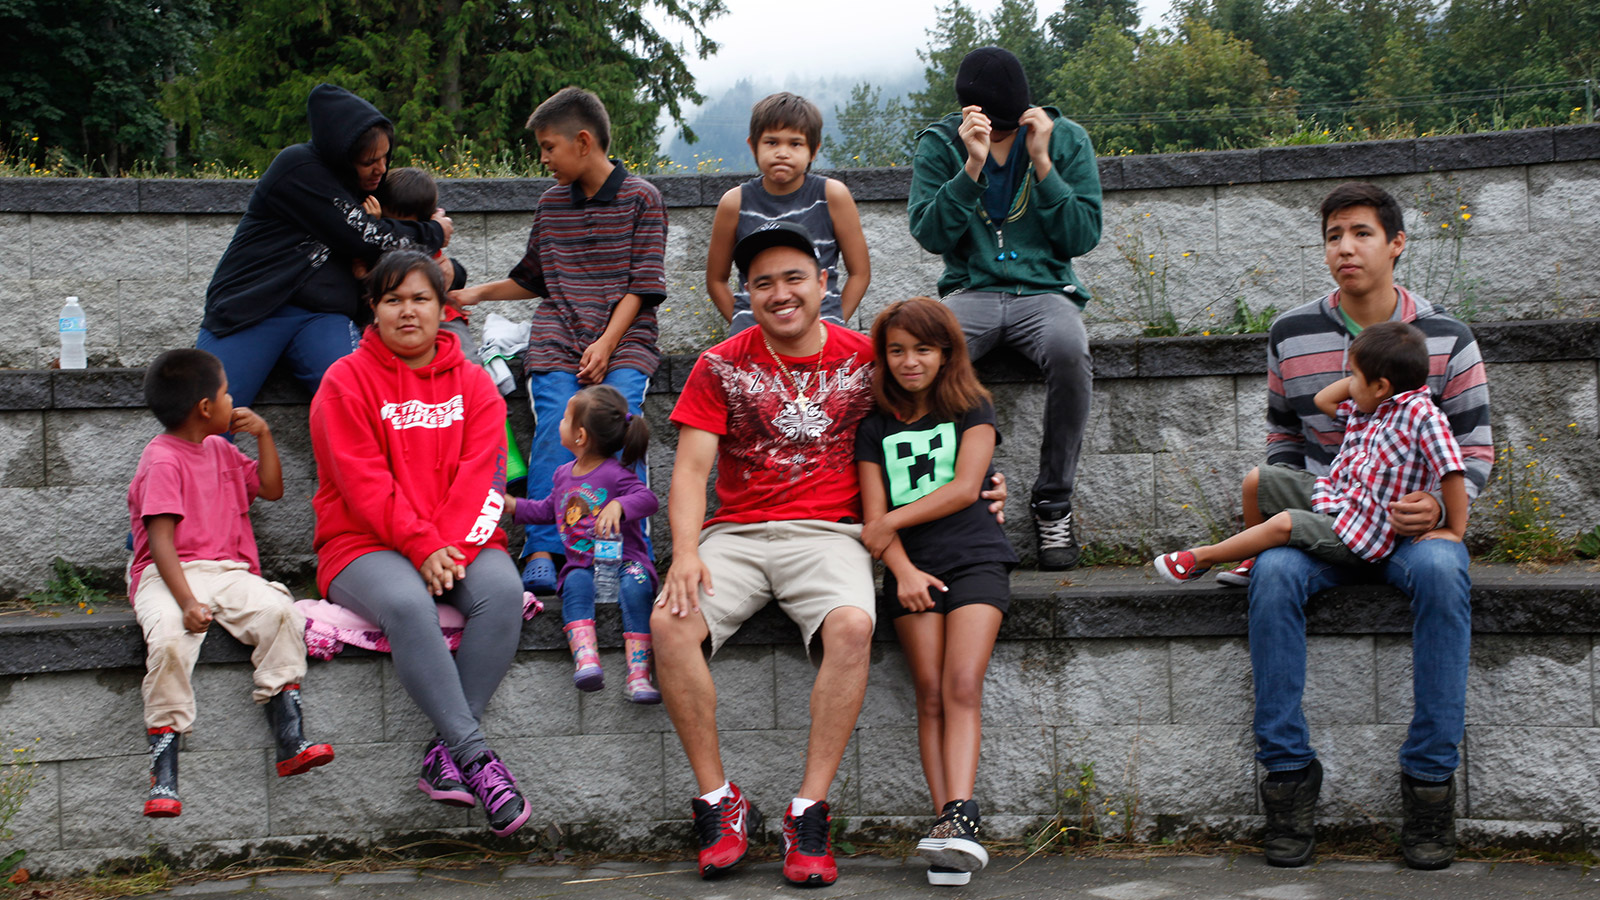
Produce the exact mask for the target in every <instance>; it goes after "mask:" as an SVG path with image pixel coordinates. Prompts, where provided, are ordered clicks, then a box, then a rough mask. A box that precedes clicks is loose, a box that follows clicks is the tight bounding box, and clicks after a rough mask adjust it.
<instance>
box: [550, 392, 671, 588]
mask: <svg viewBox="0 0 1600 900" xmlns="http://www.w3.org/2000/svg"><path fill="white" fill-rule="evenodd" d="M601 383H602V384H609V385H611V386H612V387H614V388H616V389H617V390H619V391H621V392H622V399H624V400H626V401H628V412H630V413H632V414H633V415H636V416H637V415H639V414H640V411H641V410H640V408H641V407H642V406H643V405H644V392H645V391H646V390H648V389H649V387H650V376H649V375H646V374H645V373H643V372H641V371H639V370H638V369H612V370H611V371H610V372H607V373H606V380H605V381H603V382H601ZM583 387H584V385H581V384H579V383H578V376H577V375H576V374H575V373H573V372H529V373H528V401H529V402H530V403H531V404H532V405H533V420H534V421H533V444H532V445H531V446H529V448H528V499H529V500H543V499H544V498H546V497H548V496H550V479H551V477H552V476H554V475H555V473H556V469H557V468H559V467H561V466H563V465H565V464H567V463H569V462H572V454H571V453H570V452H568V451H567V448H565V447H563V446H561V417H562V416H565V415H566V414H567V401H568V400H571V399H572V396H573V395H574V394H576V393H578V391H579V390H580V389H582V388H583ZM633 471H634V474H636V475H638V476H639V480H640V481H642V482H644V483H645V486H646V487H648V486H649V484H650V472H649V469H648V468H647V467H646V465H645V460H643V459H641V460H639V464H638V465H636V466H634V467H633ZM642 524H643V526H644V550H645V554H646V555H648V556H650V557H651V558H654V557H655V551H654V549H653V548H652V547H651V546H650V522H649V520H646V521H645V522H643V523H642ZM522 527H523V533H524V534H525V535H526V536H527V537H526V539H525V540H524V541H523V544H522V555H523V556H524V557H527V555H528V554H530V553H538V552H540V551H543V552H545V553H549V554H550V555H552V556H554V557H556V558H558V559H559V558H560V557H562V556H565V555H566V548H565V547H563V546H562V545H561V532H559V531H557V530H556V526H555V524H554V523H551V524H548V525H524V526H522ZM556 568H558V569H559V568H560V566H559V565H557V566H556Z"/></svg>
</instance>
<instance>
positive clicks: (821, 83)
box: [662, 63, 923, 172]
mask: <svg viewBox="0 0 1600 900" xmlns="http://www.w3.org/2000/svg"><path fill="white" fill-rule="evenodd" d="M860 81H861V79H860V78H859V77H858V78H849V77H845V76H836V77H833V78H814V79H794V78H790V79H787V80H783V81H779V80H778V79H769V78H764V77H754V78H742V79H740V80H739V81H738V82H736V83H734V85H733V86H732V87H731V88H728V89H727V90H725V91H723V92H721V93H720V94H712V93H710V92H708V95H707V97H708V98H707V100H706V102H705V104H704V105H702V106H701V107H700V108H699V109H697V110H695V111H693V112H690V113H689V114H688V115H687V116H685V119H686V120H687V121H688V123H689V127H690V128H692V129H693V130H694V133H695V136H696V137H697V138H698V140H697V141H695V142H694V143H693V144H690V143H688V142H686V141H684V139H683V135H682V134H681V133H680V131H679V130H678V129H676V128H673V129H671V130H670V131H669V133H668V134H667V135H663V136H662V146H663V149H664V153H665V155H666V157H667V158H668V159H670V160H672V161H673V162H676V163H678V164H680V165H683V166H687V167H688V168H690V169H695V168H697V167H701V168H702V169H703V171H708V172H711V171H722V172H754V171H755V170H756V164H755V158H754V157H752V156H751V155H750V148H749V146H747V145H746V144H745V139H746V138H748V137H749V136H750V107H751V106H753V105H755V102H756V101H757V100H760V99H761V98H762V97H765V96H766V95H768V94H771V93H773V92H775V91H793V92H794V93H796V94H799V95H801V96H802V97H805V98H806V99H808V100H810V101H811V102H812V103H815V104H816V105H817V108H818V109H820V110H822V125H823V134H824V135H834V136H835V137H837V136H838V135H837V131H836V130H835V128H834V119H835V117H836V112H835V107H843V106H844V105H845V104H846V103H848V102H849V101H850V89H851V88H852V87H854V86H855V85H856V84H857V83H858V82H860ZM871 83H872V85H873V86H874V87H878V88H882V90H883V94H882V96H881V97H880V98H879V102H880V103H883V102H887V101H888V100H890V99H891V98H894V97H901V98H904V97H905V96H906V95H907V94H909V93H911V92H912V91H919V90H921V89H922V86H923V77H922V67H921V64H920V63H914V64H912V65H908V66H907V67H906V69H905V70H904V71H903V72H902V73H901V74H899V75H889V76H879V77H876V78H873V79H872V80H871ZM696 154H698V155H696ZM702 161H704V165H703V167H702V166H701V164H702ZM827 164H828V163H827V159H826V156H825V155H819V156H818V162H817V165H818V166H820V167H826V166H827Z"/></svg>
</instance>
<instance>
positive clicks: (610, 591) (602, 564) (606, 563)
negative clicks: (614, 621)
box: [594, 540, 622, 603]
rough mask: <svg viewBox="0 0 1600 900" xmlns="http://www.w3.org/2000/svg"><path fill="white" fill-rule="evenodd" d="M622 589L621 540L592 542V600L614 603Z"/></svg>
mask: <svg viewBox="0 0 1600 900" xmlns="http://www.w3.org/2000/svg"><path fill="white" fill-rule="evenodd" d="M621 590H622V541H620V540H609V541H607V540H596V541H595V542H594V602H596V603H616V602H617V595H618V594H619V593H620V592H621Z"/></svg>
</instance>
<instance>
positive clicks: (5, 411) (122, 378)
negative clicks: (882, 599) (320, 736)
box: [0, 319, 1600, 593]
mask: <svg viewBox="0 0 1600 900" xmlns="http://www.w3.org/2000/svg"><path fill="white" fill-rule="evenodd" d="M1477 332H1478V335H1479V341H1480V343H1481V344H1482V346H1483V351H1484V355H1485V358H1486V359H1487V360H1488V370H1489V383H1490V392H1491V396H1492V398H1493V399H1492V404H1493V423H1494V428H1495V433H1496V438H1497V440H1499V441H1501V442H1506V443H1508V444H1509V446H1512V447H1514V448H1516V455H1515V459H1514V460H1513V461H1512V463H1511V465H1509V466H1501V467H1500V469H1499V471H1498V472H1497V475H1499V474H1503V473H1511V474H1513V475H1515V476H1525V475H1527V474H1529V473H1530V472H1536V473H1543V476H1544V477H1545V478H1546V479H1547V480H1546V481H1545V482H1544V485H1543V488H1542V491H1541V492H1540V494H1539V496H1540V498H1541V502H1546V503H1548V504H1549V505H1550V509H1551V510H1552V511H1551V513H1550V516H1551V518H1552V520H1553V521H1554V522H1555V523H1556V524H1557V526H1558V527H1559V528H1560V529H1561V530H1562V531H1564V532H1566V533H1571V532H1573V531H1577V530H1579V529H1589V528H1593V527H1594V526H1595V525H1596V523H1597V522H1600V458H1597V455H1596V453H1595V448H1596V435H1600V319H1583V320H1565V321H1540V322H1513V323H1495V324H1484V325H1480V326H1479V327H1478V329H1477ZM1092 349H1093V352H1094V357H1095V396H1094V402H1093V409H1092V411H1091V415H1090V422H1089V430H1088V433H1087V434H1086V435H1085V437H1084V441H1085V455H1084V457H1083V460H1082V463H1081V466H1080V471H1079V478H1078V487H1077V493H1076V508H1077V516H1078V520H1079V524H1080V527H1081V532H1082V536H1083V539H1084V540H1085V541H1089V542H1094V543H1096V544H1099V545H1119V546H1131V547H1135V548H1144V549H1150V548H1160V549H1170V548H1172V547H1175V546H1178V545H1180V544H1184V543H1192V542H1194V541H1197V540H1200V539H1204V538H1206V537H1207V536H1208V535H1209V534H1211V533H1212V531H1213V529H1220V530H1222V531H1227V530H1231V529H1232V528H1233V527H1234V526H1233V524H1232V523H1233V520H1234V517H1235V516H1236V515H1237V514H1238V511H1239V483H1240V480H1241V479H1242V477H1243V475H1244V473H1245V472H1247V471H1248V470H1249V469H1250V467H1252V466H1254V465H1256V464H1258V463H1259V462H1260V461H1261V459H1262V457H1263V455H1264V452H1263V447H1264V445H1265V440H1266V438H1265V434H1266V430H1265V419H1266V377H1265V376H1264V375H1262V374H1261V370H1262V368H1263V367H1264V365H1265V363H1264V359H1265V353H1266V349H1265V338H1264V337H1263V336H1261V335H1252V336H1234V337H1209V338H1207V337H1188V338H1164V339H1132V340H1100V341H1096V342H1095V343H1094V345H1093V347H1092ZM692 365H693V358H692V357H688V356H674V357H669V358H668V359H667V360H665V361H664V363H663V367H662V369H661V370H660V371H659V372H658V373H657V375H656V378H655V379H654V380H653V383H652V385H651V393H650V394H649V396H648V397H647V399H646V403H645V409H646V413H647V415H648V416H649V417H650V422H651V425H652V429H653V433H654V442H653V445H652V449H651V453H650V466H651V472H652V475H651V478H652V483H653V484H655V485H656V486H657V487H658V489H659V490H660V492H661V493H662V494H663V496H664V495H665V486H666V485H667V484H668V483H669V481H670V479H671V466H672V454H673V451H674V446H675V442H676V437H677V433H676V430H675V429H674V428H673V427H672V425H671V423H670V422H668V421H667V415H668V413H669V412H670V410H671V408H672V404H673V403H674V402H675V401H676V398H677V391H678V389H679V388H680V387H681V386H682V383H683V379H684V378H685V377H687V375H688V372H689V369H690V367H691V366H692ZM982 375H983V377H984V380H985V382H986V383H987V384H989V385H990V387H991V388H992V389H993V391H994V393H995V397H996V401H997V402H996V406H997V411H998V416H999V423H1000V430H1001V432H1002V433H1003V434H1004V435H1005V442H1004V443H1003V444H1002V445H1001V446H1000V447H999V448H998V450H997V451H996V463H997V465H998V466H999V467H1000V468H1001V469H1002V470H1003V471H1004V472H1005V473H1006V474H1007V476H1008V477H1009V478H1010V479H1011V484H1012V486H1013V492H1012V501H1011V506H1010V509H1009V510H1008V516H1007V519H1008V521H1007V528H1008V532H1009V534H1010V536H1011V539H1012V542H1013V543H1014V544H1015V545H1016V547H1017V548H1018V551H1019V552H1020V553H1021V554H1022V556H1023V558H1024V559H1025V560H1029V559H1032V558H1033V556H1034V538H1033V531H1032V527H1031V525H1030V524H1029V521H1028V516H1027V512H1026V501H1027V493H1028V486H1029V485H1031V484H1032V483H1033V479H1034V476H1035V474H1036V473H1037V469H1038V447H1039V442H1040V440H1041V431H1040V429H1041V422H1042V419H1043V400H1044V390H1043V387H1042V386H1041V385H1040V384H1039V382H1038V374H1037V372H1036V371H1034V370H1032V368H1031V367H1030V366H1028V365H1027V364H1026V363H1024V362H1022V361H1021V360H1018V359H1016V358H1014V357H1005V358H999V359H993V360H991V361H989V362H987V363H986V364H985V365H984V366H983V367H982ZM142 378H143V373H142V372H141V371H140V370H137V369H89V370H84V371H78V372H73V371H52V372H44V371H12V372H4V371H0V545H3V546H9V547H11V548H13V549H14V552H13V553H11V554H9V555H7V556H6V557H5V558H3V559H0V592H10V593H19V592H22V593H25V592H27V591H30V590H34V589H37V588H39V587H41V586H42V585H43V584H44V582H45V580H46V579H47V577H48V574H49V567H50V560H51V558H52V557H54V556H61V557H64V558H65V559H67V560H69V561H71V562H73V563H77V564H79V565H83V566H87V567H90V568H93V569H99V570H103V571H110V572H120V571H121V569H122V567H123V565H124V564H125V561H126V560H125V553H124V552H123V550H122V547H123V540H124V537H125V535H126V533H127V528H128V521H127V503H126V490H127V485H128V482H129V480H130V479H131V478H132V477H133V471H134V467H135V465H136V464H137V462H138V458H139V453H140V451H141V450H142V449H143V447H144V445H145V443H146V442H148V441H149V439H150V438H151V437H153V436H154V435H155V434H157V433H158V432H159V430H160V426H159V425H158V424H157V423H156V421H155V419H154V417H152V416H151V415H150V414H149V413H148V412H147V411H146V410H145V409H144V408H143V399H142V388H141V384H142ZM305 404H306V397H305V394H304V392H303V391H301V390H300V389H299V388H298V387H297V386H295V385H292V384H286V383H284V382H282V381H278V382H272V383H269V384H268V388H267V390H266V391H264V392H263V394H262V397H261V399H260V401H259V402H258V404H257V407H258V410H259V411H260V413H261V414H262V416H263V417H264V418H265V419H266V420H267V422H268V423H269V424H270V425H271V426H272V429H273V433H274V435H275V436H276V439H277V443H278V449H279V453H280V454H281V455H282V457H283V467H284V473H285V491H284V497H283V499H281V500H279V501H277V502H275V503H267V502H261V503H257V504H256V505H255V506H254V507H253V508H252V510H251V516H252V518H253V520H254V523H255V529H256V536H257V539H258V542H259V544H260V548H261V553H262V562H263V565H264V566H265V567H266V568H267V570H268V571H269V572H270V573H272V574H274V575H276V576H278V577H280V578H281V579H282V580H284V581H285V582H286V583H290V584H308V583H309V582H310V581H311V578H310V574H311V563H312V556H311V542H310V534H311V530H312V524H313V522H312V516H311V495H312V494H313V493H314V492H315V490H316V464H315V461H314V460H313V458H312V454H311V441H310V436H309V434H308V432H307V415H306V409H307V407H306V405H305ZM510 407H511V411H512V418H513V424H514V427H515V429H516V431H517V433H518V434H519V435H523V436H526V435H528V434H531V432H532V423H531V421H530V419H531V417H530V415H529V413H528V411H527V400H526V397H525V395H523V394H521V393H520V392H519V393H518V394H517V395H514V396H513V397H512V398H511V401H510ZM240 440H241V445H242V446H244V447H245V448H246V449H247V450H248V451H250V452H254V447H253V446H251V444H252V439H250V438H248V437H243V438H241V439H240ZM1528 448H1532V449H1528ZM1534 460H1537V461H1538V465H1537V466H1535V467H1534V469H1532V470H1529V469H1527V468H1525V464H1526V462H1528V461H1534ZM1516 483H1517V484H1522V482H1521V481H1517V482H1516ZM1509 496H1510V493H1509V491H1508V490H1507V485H1506V484H1505V483H1503V482H1496V483H1494V484H1493V486H1492V487H1491V490H1490V493H1489V495H1488V496H1487V497H1486V498H1485V500H1483V501H1480V502H1479V503H1477V504H1475V505H1474V510H1473V517H1472V521H1471V526H1470V531H1469V537H1470V538H1471V539H1472V540H1473V541H1474V542H1475V543H1477V544H1479V545H1481V544H1482V543H1483V542H1485V541H1487V540H1489V539H1490V538H1492V536H1493V535H1494V533H1495V532H1496V531H1498V530H1499V529H1500V512H1499V510H1498V509H1497V508H1496V506H1495V502H1496V501H1500V500H1503V499H1505V498H1507V497H1509ZM654 527H655V535H656V538H657V550H658V556H659V558H660V559H663V560H665V559H667V558H669V556H670V549H671V548H670V544H669V543H668V529H667V527H666V512H665V509H663V510H662V512H660V513H658V514H657V516H656V518H655V521H654Z"/></svg>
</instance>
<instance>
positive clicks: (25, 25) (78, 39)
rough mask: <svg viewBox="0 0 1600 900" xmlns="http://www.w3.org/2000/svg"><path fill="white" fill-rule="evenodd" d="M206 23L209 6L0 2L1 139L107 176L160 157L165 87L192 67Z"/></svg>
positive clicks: (139, 1)
mask: <svg viewBox="0 0 1600 900" xmlns="http://www.w3.org/2000/svg"><path fill="white" fill-rule="evenodd" d="M209 17H210V10H209V8H208V6H207V4H206V2H205V0H161V2H157V0H7V2H4V3H0V56H3V57H4V58H5V60H6V63H5V66H4V67H3V69H0V128H3V129H4V132H3V133H0V140H4V141H6V142H8V143H12V144H13V145H15V144H16V143H17V142H21V143H26V144H27V145H28V148H27V149H25V150H23V151H22V152H23V154H24V155H27V154H29V153H30V152H31V150H32V148H33V147H36V146H37V147H48V148H51V149H52V150H55V151H57V152H59V153H62V154H64V155H65V156H66V157H68V158H69V161H70V163H72V164H75V165H79V166H82V167H83V168H84V169H85V170H86V171H89V172H98V173H101V174H116V173H118V172H119V171H120V170H121V169H122V168H123V167H124V166H126V165H128V164H131V163H132V162H133V161H134V160H135V159H145V160H155V159H158V158H160V157H161V156H162V155H163V154H164V151H165V150H166V145H167V143H168V138H169V134H168V125H167V122H166V120H165V119H164V118H163V116H162V115H161V111H160V109H159V108H158V101H159V100H160V97H161V92H162V85H163V82H164V81H166V80H167V79H170V78H171V77H172V76H173V74H174V73H176V72H178V71H181V70H183V69H185V68H187V67H188V65H189V63H190V59H191V57H192V56H193V54H194V53H195V51H196V48H197V47H198V46H199V44H200V42H201V40H202V38H203V36H204V35H205V33H206V27H207V21H208V19H209Z"/></svg>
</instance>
